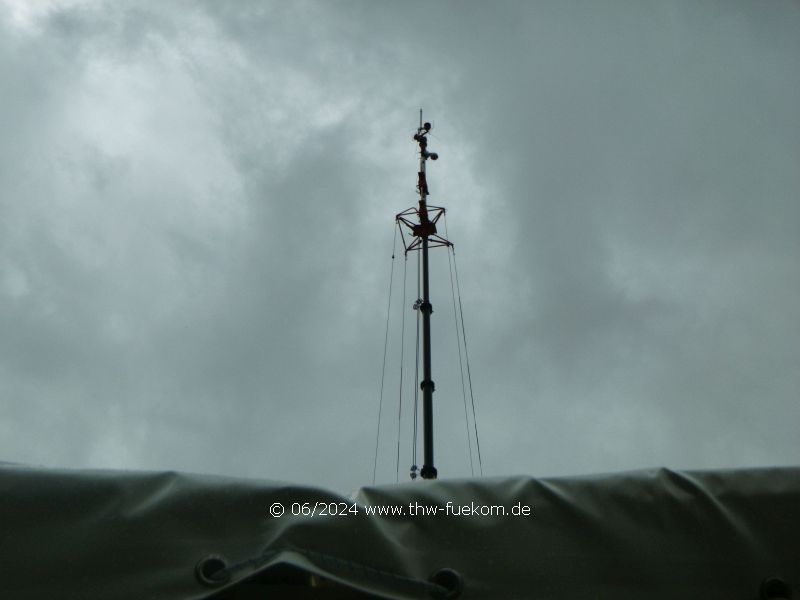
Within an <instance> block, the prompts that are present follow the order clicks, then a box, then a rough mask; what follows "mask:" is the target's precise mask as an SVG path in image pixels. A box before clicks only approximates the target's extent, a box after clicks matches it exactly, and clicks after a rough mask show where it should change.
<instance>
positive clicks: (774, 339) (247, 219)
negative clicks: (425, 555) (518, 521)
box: [0, 1, 800, 489]
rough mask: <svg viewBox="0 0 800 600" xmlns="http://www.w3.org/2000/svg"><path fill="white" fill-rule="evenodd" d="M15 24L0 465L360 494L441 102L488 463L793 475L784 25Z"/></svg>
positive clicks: (6, 22) (183, 10)
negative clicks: (418, 190)
mask: <svg viewBox="0 0 800 600" xmlns="http://www.w3.org/2000/svg"><path fill="white" fill-rule="evenodd" d="M0 6H1V7H2V8H0V14H2V15H3V17H2V18H0V27H2V35H0V50H1V51H0V69H1V71H2V80H3V82H4V83H3V94H2V100H0V106H2V110H0V123H2V125H3V129H4V131H5V132H6V134H5V137H4V140H3V142H2V143H0V156H1V157H2V158H3V160H2V166H0V186H1V187H0V189H1V190H2V197H1V198H0V211H1V212H0V215H1V216H2V224H0V227H2V242H0V249H2V255H0V300H1V301H2V304H0V307H1V308H0V324H2V325H1V326H2V341H0V361H1V362H0V373H1V374H2V384H1V385H2V398H3V401H2V404H1V405H0V410H1V411H2V423H3V425H2V426H0V427H2V433H3V435H2V436H0V439H2V440H3V441H2V442H0V443H2V446H0V448H2V452H3V457H4V459H5V460H16V461H20V462H42V463H45V464H72V465H77V466H87V465H95V466H98V465H101V466H117V467H133V468H181V469H190V470H199V471H211V472H224V473H229V474H234V475H237V474H241V475H253V476H260V477H267V478H278V479H280V478H285V479H294V480H298V481H314V482H317V483H320V484H322V485H329V486H333V487H336V488H338V489H348V488H350V487H355V486H357V485H360V484H363V483H365V482H368V481H369V480H370V476H371V468H372V457H373V454H372V453H373V450H374V447H373V445H372V444H373V443H374V439H375V437H374V436H375V423H376V421H375V420H376V418H377V405H376V404H377V392H378V389H377V388H378V383H379V377H380V367H381V357H382V350H383V348H382V343H383V327H384V324H385V323H384V319H385V310H386V287H387V284H388V275H389V262H390V260H389V256H390V254H391V253H390V248H389V246H390V244H391V237H390V236H391V231H390V229H391V226H392V217H393V215H394V214H395V213H396V212H398V211H400V210H402V209H404V208H407V207H408V206H411V205H412V204H413V203H414V202H415V199H414V178H415V173H414V170H415V168H416V162H415V157H414V147H413V144H412V143H411V141H410V135H411V133H412V131H413V129H414V127H415V120H416V118H417V114H416V111H417V110H418V107H419V106H424V107H425V110H426V115H430V117H431V118H432V119H433V121H434V131H433V135H434V137H433V138H432V142H431V143H432V144H434V143H435V144H436V145H435V149H436V150H437V151H438V152H439V153H440V154H441V156H442V160H440V161H438V162H437V163H435V164H433V165H431V169H430V177H429V179H430V183H431V190H432V194H433V195H432V197H431V202H432V203H434V204H441V205H445V206H447V207H448V218H449V224H448V229H449V235H450V237H451V239H452V240H453V241H454V242H455V243H456V250H457V258H458V266H459V274H460V279H461V284H462V296H463V300H464V310H465V313H466V314H465V316H466V319H467V330H468V337H469V343H470V347H469V351H470V358H471V361H472V374H473V380H474V383H475V391H476V402H477V410H478V419H479V423H478V424H479V427H480V432H481V447H482V451H483V454H484V463H485V466H486V470H487V472H488V473H489V474H505V473H510V472H528V473H533V474H567V473H575V472H578V471H594V470H604V471H609V470H617V469H624V468H636V467H645V466H653V465H667V466H671V467H678V468H681V467H711V466H735V465H750V464H777V463H787V462H796V460H797V458H798V454H797V453H798V445H797V440H796V435H795V433H794V431H793V429H792V424H793V423H795V422H796V419H797V416H798V415H797V410H798V409H797V403H796V402H795V396H796V393H795V390H796V389H797V385H798V375H799V374H798V370H797V367H796V361H795V359H794V357H795V356H796V355H797V350H798V348H797V339H798V333H800V332H798V322H800V320H799V319H798V317H800V314H798V310H797V308H796V302H795V301H794V299H795V298H796V297H797V295H798V292H799V291H800V280H799V279H798V273H797V269H796V267H795V262H796V257H797V256H798V253H799V252H798V251H799V250H800V248H798V243H800V242H798V240H800V236H798V231H797V229H798V223H800V214H798V210H799V209H798V203H797V202H796V196H797V191H798V189H800V181H799V179H800V177H799V176H798V170H797V168H796V165H797V164H798V158H800V143H798V141H797V136H796V135H794V133H793V132H796V131H797V130H798V126H799V125H800V123H799V122H798V121H800V117H798V113H797V111H796V106H798V104H800V78H798V74H797V70H796V68H795V62H796V61H795V58H796V56H797V55H798V51H800V48H798V46H799V45H800V43H799V42H798V39H800V38H798V37H797V36H796V35H795V32H796V31H797V29H798V25H800V14H799V11H798V9H797V7H796V5H795V4H792V3H773V4H771V5H770V6H769V7H765V6H763V5H756V4H754V3H749V2H731V3H725V4H721V3H720V4H716V5H714V4H702V5H699V4H696V3H691V2H677V1H676V2H670V3H662V2H658V3H656V2H653V3H640V4H637V5H636V6H631V5H629V4H628V3H614V2H612V3H606V4H605V5H604V6H603V7H602V8H601V7H599V6H596V5H588V4H583V3H568V4H564V3H549V2H548V3H539V4H537V5H530V4H527V3H512V2H507V3H502V4H499V5H497V4H494V5H492V6H489V5H484V4H481V3H459V4H458V10H454V5H451V4H448V3H413V2H412V3H403V4H402V5H401V4H397V3H391V4H390V3H385V4H384V3H381V4H378V3H355V2H342V3H335V4H330V3H313V2H306V3H292V4H284V3H263V2H257V3H246V2H237V3H218V2H209V3H202V4H197V3H181V2H177V3H168V4H164V3H144V4H143V3H130V4H129V3H80V2H74V3H64V4H60V3H53V4H52V5H50V8H38V9H30V8H24V6H25V5H24V4H20V3H13V2H4V3H2V4H0ZM398 258H399V260H396V262H395V275H396V276H398V273H399V272H401V269H402V259H401V258H400V257H398ZM411 264H412V266H413V262H412V263H411ZM434 269H435V273H436V275H437V279H436V281H435V287H434V296H433V301H434V306H435V310H436V313H435V320H434V321H435V322H434V328H435V330H434V332H435V334H436V336H437V337H436V338H435V342H434V348H435V351H436V357H435V360H434V368H435V369H436V371H435V373H434V376H435V377H434V378H435V379H436V381H437V392H436V401H437V407H438V408H437V440H438V442H437V453H438V456H439V461H440V464H439V467H440V470H441V472H442V473H443V474H445V475H453V474H455V475H465V474H468V473H469V465H468V461H467V459H466V457H465V455H464V451H465V448H466V440H465V436H464V409H463V406H462V405H461V389H460V384H459V383H458V379H457V369H458V367H457V362H456V357H455V341H454V339H453V335H454V333H453V329H452V327H453V325H452V314H451V313H452V305H451V304H450V303H451V299H450V297H449V293H450V292H449V290H448V289H447V285H449V278H448V272H447V263H446V255H444V254H439V255H437V256H436V257H435V264H434ZM412 277H413V276H412ZM395 283H396V287H395V290H397V289H399V288H398V285H397V280H396V282H395ZM408 294H409V296H408V297H407V298H406V305H410V302H411V300H409V299H408V298H410V297H411V295H413V292H411V291H409V292H408ZM393 302H394V306H395V307H398V306H399V305H400V304H401V303H402V302H401V299H400V297H399V296H396V297H395V299H394V300H393ZM408 312H409V314H408V315H407V319H408V322H409V323H410V319H411V318H412V317H413V315H412V314H411V312H410V311H408ZM399 318H400V313H397V312H395V313H394V314H393V316H392V319H393V321H392V322H393V324H398V322H399ZM437 319H438V320H437ZM393 335H394V337H393V338H391V340H393V344H395V345H393V346H392V349H390V365H391V366H390V369H391V370H390V376H389V378H388V379H387V391H386V394H385V397H384V402H385V403H386V404H385V406H384V417H385V421H384V423H383V427H382V430H381V435H382V439H383V441H384V444H383V445H382V447H381V456H380V458H381V460H380V463H379V467H380V468H379V480H383V481H391V480H393V479H394V448H395V443H396V437H395V436H396V433H397V429H396V428H397V385H396V384H397V360H398V359H399V356H398V353H397V348H396V343H397V342H398V335H399V334H398V332H396V331H394V334H393ZM407 356H408V355H407ZM409 387H410V386H408V383H406V389H408V388H409ZM390 388H391V389H390ZM404 410H405V411H406V412H405V415H406V417H405V418H404V422H403V440H402V449H403V458H402V460H401V471H402V472H405V470H406V469H407V466H408V465H407V464H406V463H409V464H410V457H407V456H406V455H407V454H408V450H409V448H408V437H409V433H408V431H407V430H408V426H409V421H408V415H409V414H410V413H409V410H408V404H406V406H405V407H404ZM387 415H389V416H388V417H387ZM473 443H474V442H473Z"/></svg>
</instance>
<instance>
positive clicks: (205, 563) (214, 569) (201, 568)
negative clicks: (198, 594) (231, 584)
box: [194, 554, 231, 587]
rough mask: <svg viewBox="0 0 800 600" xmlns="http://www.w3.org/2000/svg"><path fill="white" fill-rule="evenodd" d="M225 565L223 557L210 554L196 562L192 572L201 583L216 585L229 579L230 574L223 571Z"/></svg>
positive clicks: (226, 564)
mask: <svg viewBox="0 0 800 600" xmlns="http://www.w3.org/2000/svg"><path fill="white" fill-rule="evenodd" d="M227 566H228V563H227V562H226V561H225V559H224V558H223V557H221V556H219V555H217V554H212V555H211V556H206V557H205V558H204V559H202V560H201V561H200V562H198V563H197V565H196V566H195V568H194V574H195V575H196V576H197V579H198V581H199V582H200V583H202V584H203V585H207V586H209V587H216V586H218V585H222V584H224V583H228V581H230V578H231V574H230V573H228V572H227V571H225V567H227Z"/></svg>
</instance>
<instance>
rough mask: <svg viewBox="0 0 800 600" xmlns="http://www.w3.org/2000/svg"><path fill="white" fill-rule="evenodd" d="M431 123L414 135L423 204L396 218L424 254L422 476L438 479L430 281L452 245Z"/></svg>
mask: <svg viewBox="0 0 800 600" xmlns="http://www.w3.org/2000/svg"><path fill="white" fill-rule="evenodd" d="M430 130H431V124H430V123H428V122H425V123H423V121H422V109H420V110H419V128H418V129H417V133H415V134H414V138H413V139H414V141H415V142H417V144H419V172H418V173H417V191H418V192H419V205H418V206H416V207H411V208H409V209H406V210H404V211H403V212H401V213H399V214H398V215H397V216H396V217H395V218H396V220H397V224H398V226H399V227H400V231H401V232H402V231H403V229H404V228H405V229H406V230H407V233H409V234H410V240H408V242H407V241H406V237H405V235H403V246H404V247H405V253H406V255H407V254H408V253H409V252H412V251H421V252H422V298H419V299H417V301H416V302H415V303H414V307H415V308H417V309H418V310H419V311H420V312H421V313H422V373H423V375H422V381H421V382H420V384H419V387H420V389H421V390H422V421H423V456H424V462H423V464H422V470H421V471H420V475H422V478H423V479H436V477H437V471H436V467H435V466H434V465H433V392H434V389H435V387H434V385H433V376H432V374H431V314H432V313H433V306H432V305H431V299H430V282H429V277H428V249H429V248H433V247H436V246H452V245H453V244H451V243H450V242H449V241H447V240H446V239H444V238H443V237H441V236H439V235H438V234H437V233H436V222H437V221H438V220H439V219H440V218H441V216H442V215H443V214H444V212H445V211H444V208H442V207H441V206H428V201H427V197H428V181H427V179H426V177H425V164H426V163H427V161H428V159H429V158H430V159H431V160H438V158H439V155H438V154H436V153H435V152H429V151H428V137H427V136H428V133H430ZM416 476H417V465H413V466H412V467H411V478H412V479H414V478H416Z"/></svg>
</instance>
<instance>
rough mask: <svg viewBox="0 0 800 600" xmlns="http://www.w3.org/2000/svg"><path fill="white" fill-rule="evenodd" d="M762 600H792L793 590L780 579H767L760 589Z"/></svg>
mask: <svg viewBox="0 0 800 600" xmlns="http://www.w3.org/2000/svg"><path fill="white" fill-rule="evenodd" d="M759 592H760V593H759V597H760V598H761V600H790V599H791V597H792V588H791V587H789V584H788V583H786V582H785V581H784V580H783V579H781V578H780V577H767V578H766V579H764V581H762V582H761V587H760V588H759Z"/></svg>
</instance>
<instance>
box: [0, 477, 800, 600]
mask: <svg viewBox="0 0 800 600" xmlns="http://www.w3.org/2000/svg"><path fill="white" fill-rule="evenodd" d="M501 507H502V510H501ZM281 509H282V510H283V514H282V515H281V516H276V515H278V514H279V513H280V511H281ZM370 511H374V512H376V513H379V512H382V511H383V512H386V513H391V512H395V513H396V514H394V515H391V514H386V515H379V514H374V515H373V514H367V513H368V512H370ZM503 512H505V514H503ZM292 513H297V514H292ZM311 513H313V514H311ZM0 528H1V529H0V536H1V538H2V541H3V544H2V550H0V552H1V553H2V556H0V589H3V590H5V592H4V593H0V596H2V597H4V598H15V599H20V598H80V599H82V600H88V599H92V598H103V599H108V598H136V599H145V598H282V597H300V598H303V597H320V598H353V597H363V595H364V594H370V595H372V596H374V597H386V598H431V597H456V596H458V597H461V598H554V599H560V598H570V599H582V598H586V599H590V598H591V599H606V598H607V599H612V598H613V599H620V598H637V599H648V600H652V599H657V598H670V599H673V598H703V599H704V600H709V599H715V598H719V599H721V600H734V599H738V598H741V599H742V600H751V599H755V598H759V597H760V596H759V593H760V592H759V587H760V586H761V585H762V582H763V581H764V580H765V579H767V578H770V577H779V578H781V579H782V580H783V581H784V582H785V584H786V585H787V586H788V587H793V588H794V593H795V597H798V596H800V587H798V586H800V469H798V468H773V469H742V470H730V471H704V472H674V471H670V470H667V469H660V470H651V471H639V472H631V473H619V474H609V475H596V476H587V477H564V478H552V479H536V478H531V477H510V478H499V479H470V480H439V481H417V482H413V483H408V484H402V485H390V486H378V487H365V488H363V489H361V490H359V491H358V492H357V493H355V494H353V495H352V496H351V497H344V496H341V495H338V494H336V493H332V492H328V491H325V490H323V489H317V488H313V487H306V486H299V485H292V484H286V483H280V482H272V481H259V480H246V479H232V478H222V477H211V476H203V475H192V474H183V473H174V472H164V473H150V472H127V471H77V470H76V471H70V470H52V469H42V468H30V467H25V466H19V465H9V464H3V465H2V466H0ZM769 585H770V586H775V590H779V588H780V584H779V583H774V584H769ZM763 593H767V592H763ZM774 593H777V592H774Z"/></svg>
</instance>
